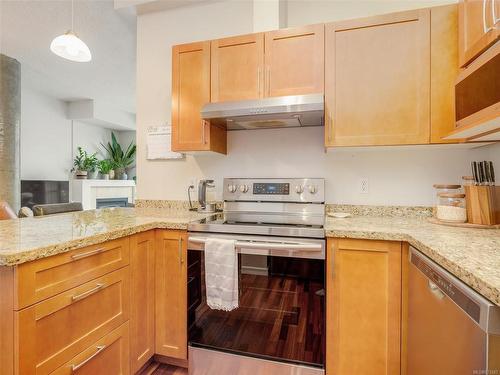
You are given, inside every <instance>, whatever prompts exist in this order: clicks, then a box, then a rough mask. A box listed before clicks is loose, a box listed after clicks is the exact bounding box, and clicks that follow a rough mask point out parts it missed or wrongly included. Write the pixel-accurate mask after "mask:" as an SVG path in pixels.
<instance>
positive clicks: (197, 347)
mask: <svg viewBox="0 0 500 375" xmlns="http://www.w3.org/2000/svg"><path fill="white" fill-rule="evenodd" d="M324 191H325V186H324V180H323V179H318V178H313V179H305V178H292V179H260V178H259V179H250V178H245V179H233V178H228V179H225V180H224V193H223V198H224V211H223V212H222V213H220V214H217V215H214V216H212V217H210V218H207V219H204V220H201V221H199V222H195V223H192V224H190V225H189V227H188V230H189V241H188V297H189V298H188V300H189V303H188V322H189V373H190V374H192V375H202V374H203V375H205V374H207V375H208V374H215V373H216V374H218V375H238V374H248V373H252V374H254V375H267V374H273V375H292V374H294V375H319V374H324V363H325V239H324V229H323V223H324V215H325V204H324V202H325V195H324ZM208 237H219V238H231V239H234V240H235V247H236V251H237V252H238V264H239V266H238V277H239V291H240V296H239V307H238V308H237V309H236V310H233V311H230V312H226V311H220V310H212V309H210V308H209V307H208V306H207V304H206V299H205V280H204V256H203V250H204V247H205V241H206V239H207V238H208Z"/></svg>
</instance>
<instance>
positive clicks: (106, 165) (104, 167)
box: [98, 159, 113, 174]
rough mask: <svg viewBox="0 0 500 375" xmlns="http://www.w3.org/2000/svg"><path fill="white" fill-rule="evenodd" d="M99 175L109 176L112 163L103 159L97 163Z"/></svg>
mask: <svg viewBox="0 0 500 375" xmlns="http://www.w3.org/2000/svg"><path fill="white" fill-rule="evenodd" d="M98 167H99V173H101V174H109V172H110V171H111V170H112V169H113V163H112V162H111V160H109V159H104V160H101V161H100V162H99V166H98Z"/></svg>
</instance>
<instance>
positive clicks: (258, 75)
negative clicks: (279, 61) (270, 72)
mask: <svg viewBox="0 0 500 375" xmlns="http://www.w3.org/2000/svg"><path fill="white" fill-rule="evenodd" d="M261 74H262V68H261V67H260V66H259V67H258V68H257V95H259V98H261V97H262V92H261V91H260V90H261V87H260V86H261V82H260V76H261Z"/></svg>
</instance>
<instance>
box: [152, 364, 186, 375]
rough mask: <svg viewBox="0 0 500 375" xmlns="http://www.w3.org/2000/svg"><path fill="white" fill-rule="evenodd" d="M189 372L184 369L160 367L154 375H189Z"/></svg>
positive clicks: (167, 366)
mask: <svg viewBox="0 0 500 375" xmlns="http://www.w3.org/2000/svg"><path fill="white" fill-rule="evenodd" d="M187 373H188V370H187V369H185V368H182V367H176V366H170V365H160V366H159V367H158V368H157V369H156V370H155V371H154V372H153V374H152V375H187Z"/></svg>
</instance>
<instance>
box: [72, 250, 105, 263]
mask: <svg viewBox="0 0 500 375" xmlns="http://www.w3.org/2000/svg"><path fill="white" fill-rule="evenodd" d="M106 250H109V249H106V248H105V247H100V248H98V249H95V250H91V251H87V252H85V253H80V254H74V255H72V256H71V259H73V260H78V259H82V258H87V257H90V256H92V255H96V254H99V253H102V252H104V251H106Z"/></svg>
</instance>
